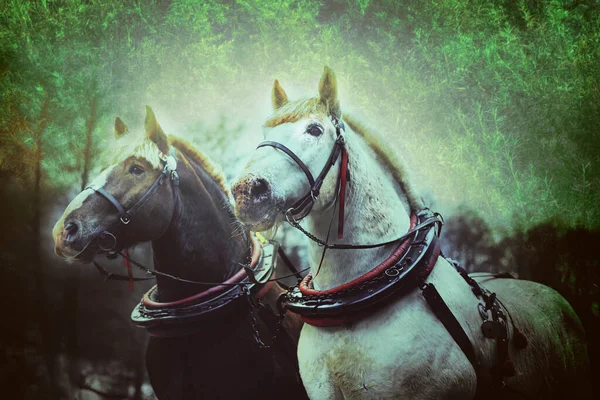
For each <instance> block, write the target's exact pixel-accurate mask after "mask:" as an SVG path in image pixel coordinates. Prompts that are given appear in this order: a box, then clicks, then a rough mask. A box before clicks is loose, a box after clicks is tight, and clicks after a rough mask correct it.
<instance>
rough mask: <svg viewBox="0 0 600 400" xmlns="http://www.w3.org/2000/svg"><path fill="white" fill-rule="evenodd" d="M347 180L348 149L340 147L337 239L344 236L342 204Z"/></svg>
mask: <svg viewBox="0 0 600 400" xmlns="http://www.w3.org/2000/svg"><path fill="white" fill-rule="evenodd" d="M347 182H348V151H347V150H346V148H345V147H342V163H341V165H340V214H339V219H338V239H343V238H344V205H345V202H346V183H347Z"/></svg>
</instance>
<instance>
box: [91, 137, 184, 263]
mask: <svg viewBox="0 0 600 400" xmlns="http://www.w3.org/2000/svg"><path fill="white" fill-rule="evenodd" d="M158 156H159V158H160V161H161V163H162V164H163V165H164V167H163V170H162V171H161V173H160V175H159V176H158V178H156V180H155V181H154V183H153V184H152V186H150V188H149V189H148V190H147V191H146V193H144V195H143V196H142V197H141V198H140V199H139V200H138V201H137V202H136V203H135V204H134V205H133V206H131V207H129V208H128V209H126V208H125V207H123V205H121V203H120V202H119V200H117V199H116V198H115V196H113V195H112V194H110V193H108V192H107V191H106V189H104V188H103V187H96V186H94V185H90V186H88V187H86V188H85V190H87V189H92V190H93V191H95V192H96V193H98V194H100V195H101V196H102V197H104V198H105V199H106V200H108V201H109V202H110V203H111V204H112V205H113V206H114V207H115V208H116V209H117V211H118V212H119V221H120V222H121V224H122V225H128V224H129V223H130V222H131V218H132V217H133V215H134V214H135V213H136V212H137V211H138V210H139V209H140V208H142V207H143V206H144V204H146V203H147V202H148V200H150V198H151V197H152V196H153V195H154V193H156V191H157V190H158V188H159V187H160V186H161V185H162V184H163V182H164V180H165V179H166V178H167V177H169V178H170V179H171V182H172V183H173V186H179V174H178V173H177V154H176V151H175V149H174V148H173V147H171V149H170V150H169V155H165V154H164V153H163V152H159V153H158ZM119 226H121V225H119ZM114 228H115V227H111V229H110V230H112V229H114ZM110 230H109V229H107V230H106V231H104V232H102V233H101V234H100V237H103V236H104V237H106V236H109V237H111V238H112V240H113V244H112V246H110V248H109V247H108V246H106V247H107V248H104V247H102V246H101V249H102V250H105V251H111V250H114V248H115V246H116V245H117V238H116V236H115V235H114V234H113V233H111V232H110Z"/></svg>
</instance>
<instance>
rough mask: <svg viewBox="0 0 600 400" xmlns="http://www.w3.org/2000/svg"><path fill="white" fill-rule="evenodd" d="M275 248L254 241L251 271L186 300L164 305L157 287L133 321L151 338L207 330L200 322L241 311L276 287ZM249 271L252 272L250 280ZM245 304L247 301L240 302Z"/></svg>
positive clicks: (138, 308)
mask: <svg viewBox="0 0 600 400" xmlns="http://www.w3.org/2000/svg"><path fill="white" fill-rule="evenodd" d="M275 251H276V250H275V246H274V244H272V243H267V244H264V245H261V244H260V243H258V240H257V239H256V238H255V237H252V261H251V263H250V267H249V268H248V269H246V268H242V269H240V270H239V271H238V272H237V273H236V274H235V275H234V276H232V277H231V278H229V279H228V280H226V281H224V282H223V284H222V285H217V286H213V287H211V288H209V289H207V290H204V291H202V292H200V293H197V294H195V295H193V296H190V297H186V298H184V299H180V300H176V301H172V302H165V303H161V302H159V301H157V300H156V297H157V294H158V293H157V286H153V287H152V288H151V289H150V290H149V291H148V292H147V293H146V294H144V296H143V297H142V300H141V301H140V303H139V304H138V305H137V306H136V307H135V308H134V309H133V311H132V313H131V319H132V321H133V322H134V323H135V324H136V325H138V326H140V327H144V328H146V329H147V330H148V333H149V334H150V335H151V336H156V337H176V336H186V335H191V334H193V333H196V332H198V331H200V330H202V329H204V328H205V326H204V325H202V324H198V322H199V321H206V320H209V319H210V320H214V319H215V318H219V317H222V316H223V315H224V314H227V313H230V312H233V311H235V310H239V309H241V308H242V307H243V306H244V304H245V300H244V298H245V297H247V296H254V297H256V298H259V299H260V298H261V297H262V296H263V295H264V294H265V293H266V292H267V291H268V289H269V288H270V285H271V284H272V283H273V282H272V281H270V278H271V277H272V275H273V273H274V269H275V264H274V259H275V254H274V253H275ZM248 270H250V271H252V275H251V277H252V278H250V277H249V276H248ZM241 300H244V301H241Z"/></svg>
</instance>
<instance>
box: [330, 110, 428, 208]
mask: <svg viewBox="0 0 600 400" xmlns="http://www.w3.org/2000/svg"><path fill="white" fill-rule="evenodd" d="M342 119H343V120H344V122H345V123H346V124H347V125H348V126H349V127H350V129H352V130H353V131H354V132H355V133H356V134H358V135H359V136H361V137H362V138H363V139H364V140H365V142H367V144H368V145H369V147H370V148H371V149H372V150H373V151H374V152H375V154H376V155H377V157H379V159H380V160H381V161H382V162H384V163H385V164H386V165H387V166H388V167H389V168H390V172H391V174H392V177H393V178H394V180H395V181H396V182H397V183H398V184H399V185H400V187H401V188H402V191H403V192H404V194H405V195H406V198H407V200H408V205H409V206H410V209H411V210H412V211H416V210H420V209H422V208H423V207H424V206H425V204H424V202H423V198H422V197H421V196H420V195H419V194H418V193H417V191H416V190H415V189H414V187H413V185H412V184H411V183H410V179H409V176H408V172H407V170H406V168H405V167H404V166H403V165H401V164H400V162H399V160H398V157H395V155H394V153H393V152H392V151H391V150H392V149H391V148H390V146H389V145H388V144H387V143H386V142H384V140H383V139H382V138H381V136H380V135H379V134H377V133H376V132H375V131H374V130H373V129H370V128H368V127H367V126H366V125H364V124H363V123H361V122H359V121H358V120H357V119H356V118H354V117H353V116H351V115H349V114H344V115H343V117H342Z"/></svg>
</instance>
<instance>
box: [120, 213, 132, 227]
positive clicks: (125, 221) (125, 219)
mask: <svg viewBox="0 0 600 400" xmlns="http://www.w3.org/2000/svg"><path fill="white" fill-rule="evenodd" d="M120 219H121V222H122V223H123V224H125V225H127V224H129V223H130V222H131V217H130V216H129V215H127V214H125V215H123V216H122V217H121V218H120Z"/></svg>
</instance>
